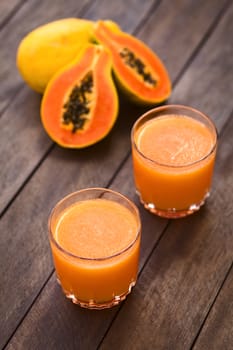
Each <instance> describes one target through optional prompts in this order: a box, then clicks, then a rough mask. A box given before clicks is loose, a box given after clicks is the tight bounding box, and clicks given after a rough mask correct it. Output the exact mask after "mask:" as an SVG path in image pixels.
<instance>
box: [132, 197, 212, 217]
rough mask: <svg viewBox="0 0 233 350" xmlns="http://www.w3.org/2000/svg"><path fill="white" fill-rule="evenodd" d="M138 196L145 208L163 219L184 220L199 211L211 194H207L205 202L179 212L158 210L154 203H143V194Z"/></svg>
mask: <svg viewBox="0 0 233 350" xmlns="http://www.w3.org/2000/svg"><path fill="white" fill-rule="evenodd" d="M137 194H138V196H139V198H140V202H141V203H142V204H143V206H144V208H145V209H147V210H149V211H150V212H151V213H153V214H155V215H158V216H161V217H163V218H167V219H179V218H183V217H185V216H188V215H190V214H193V213H194V212H196V211H198V210H199V209H200V207H201V206H202V205H204V203H205V201H206V199H207V198H208V197H209V195H210V194H209V192H207V193H206V195H205V197H204V198H203V200H202V201H201V202H200V203H198V204H192V205H190V206H189V207H188V208H187V209H184V210H177V209H175V208H168V209H159V208H156V206H155V205H154V204H153V203H146V202H144V201H143V199H142V197H141V194H140V193H139V192H138V191H137Z"/></svg>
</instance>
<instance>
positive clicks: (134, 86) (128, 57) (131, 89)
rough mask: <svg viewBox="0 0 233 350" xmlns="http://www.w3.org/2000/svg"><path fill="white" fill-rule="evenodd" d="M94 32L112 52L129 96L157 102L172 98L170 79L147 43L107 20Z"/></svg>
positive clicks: (123, 86)
mask: <svg viewBox="0 0 233 350" xmlns="http://www.w3.org/2000/svg"><path fill="white" fill-rule="evenodd" d="M94 35H95V39H96V41H97V42H99V43H100V44H101V45H104V46H105V47H106V48H108V50H109V51H110V52H111V55H112V60H113V71H114V74H115V77H116V81H117V82H118V84H119V87H120V88H121V89H122V90H123V92H125V93H126V94H127V96H128V97H129V98H131V99H132V100H133V101H134V102H138V103H141V104H158V103H161V102H163V101H165V100H166V99H167V98H168V97H169V95H170V93H171V80H170V77H169V74H168V72H167V70H166V67H165V65H164V64H163V63H162V61H161V60H160V58H159V57H158V56H157V55H156V54H155V52H153V51H152V50H151V49H150V48H149V47H148V46H147V45H146V44H145V43H143V42H142V41H140V40H139V39H137V38H136V37H134V36H133V35H130V34H127V33H125V32H123V31H121V30H120V28H119V27H118V29H117V28H115V27H114V26H113V27H111V26H109V25H107V24H106V23H105V22H104V21H98V22H97V23H96V24H95V27H94Z"/></svg>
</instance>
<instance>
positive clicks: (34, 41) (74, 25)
mask: <svg viewBox="0 0 233 350" xmlns="http://www.w3.org/2000/svg"><path fill="white" fill-rule="evenodd" d="M92 35H93V22H92V21H89V20H86V19H80V18H65V19H61V20H57V21H54V22H50V23H47V24H45V25H42V26H40V27H38V28H36V29H35V30H33V31H32V32H30V33H29V34H28V35H26V36H25V37H24V38H23V40H22V41H21V43H20V45H19V47H18V51H17V67H18V69H19V72H20V73H21V75H22V77H23V79H24V80H25V81H26V82H27V84H28V85H29V86H30V87H31V88H32V89H33V90H35V91H37V92H40V93H43V92H44V90H45V87H46V85H47V84H48V81H49V80H50V79H51V77H52V76H53V75H54V74H55V73H56V72H57V71H58V70H59V69H60V68H62V67H64V66H65V65H66V64H67V63H69V62H70V61H72V60H73V59H74V58H75V57H76V56H77V54H78V52H79V50H80V48H81V47H82V46H83V45H85V44H86V43H87V42H88V41H89V40H90V39H91V37H92Z"/></svg>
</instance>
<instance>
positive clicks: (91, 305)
mask: <svg viewBox="0 0 233 350" xmlns="http://www.w3.org/2000/svg"><path fill="white" fill-rule="evenodd" d="M58 283H59V284H61V283H60V281H59V280H58ZM135 284H136V282H135V281H133V282H131V283H130V285H129V289H128V290H127V292H125V293H124V294H121V295H115V296H114V297H113V299H112V300H109V301H103V302H99V301H95V300H92V299H91V300H88V301H85V300H80V299H78V298H77V297H76V296H75V294H72V293H70V292H68V291H65V290H64V289H63V292H64V293H65V296H66V298H68V299H70V300H71V301H72V303H74V304H76V305H79V306H81V307H83V308H86V309H96V310H102V309H108V308H110V307H113V306H116V305H118V304H119V303H120V302H122V301H123V300H125V298H126V296H127V295H128V294H129V293H131V290H132V288H133V287H134V286H135Z"/></svg>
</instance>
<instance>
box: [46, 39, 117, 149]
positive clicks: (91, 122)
mask: <svg viewBox="0 0 233 350" xmlns="http://www.w3.org/2000/svg"><path fill="white" fill-rule="evenodd" d="M111 69H112V60H111V55H110V54H109V52H108V51H107V50H106V49H105V48H104V47H103V46H100V45H93V44H88V45H86V46H85V47H84V48H83V50H82V51H81V52H80V53H79V55H78V57H77V58H76V59H75V60H74V61H73V62H72V63H70V64H69V65H67V66H66V67H65V68H63V69H62V70H60V71H59V72H58V73H56V74H55V76H54V77H53V78H52V79H51V80H50V82H49V84H48V86H47V88H46V90H45V93H44V96H43V99H42V103H41V119H42V124H43V126H44V128H45V130H46V131H47V133H48V135H49V136H50V137H51V138H52V139H53V140H54V141H55V142H57V143H58V144H59V145H61V146H63V147H67V148H84V147H87V146H90V145H92V144H94V143H96V142H98V141H100V140H101V139H103V138H104V137H105V136H106V135H107V134H108V133H109V132H110V130H111V129H112V127H113V125H114V123H115V121H116V118H117V114H118V95H117V91H116V88H115V85H114V83H113V80H112V72H111Z"/></svg>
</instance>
